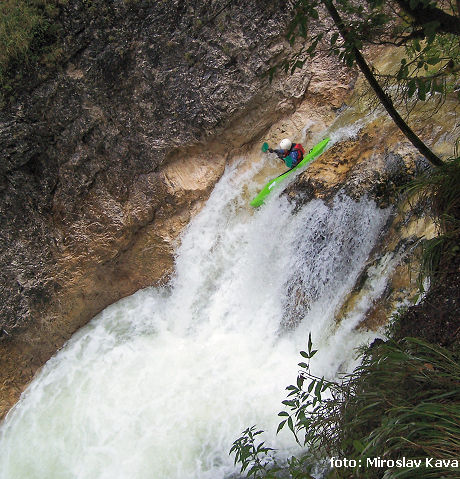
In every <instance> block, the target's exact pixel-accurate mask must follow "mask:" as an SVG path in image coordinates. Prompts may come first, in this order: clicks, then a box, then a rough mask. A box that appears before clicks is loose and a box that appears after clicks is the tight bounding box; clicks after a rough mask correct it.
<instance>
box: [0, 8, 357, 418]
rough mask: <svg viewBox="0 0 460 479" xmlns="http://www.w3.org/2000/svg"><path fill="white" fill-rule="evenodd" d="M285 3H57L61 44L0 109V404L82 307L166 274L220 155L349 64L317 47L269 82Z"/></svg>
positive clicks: (2, 406)
mask: <svg viewBox="0 0 460 479" xmlns="http://www.w3.org/2000/svg"><path fill="white" fill-rule="evenodd" d="M288 13H289V2H286V1H281V0H278V1H274V2H269V1H264V0H253V1H249V2H242V1H236V2H227V1H224V0H216V1H212V0H207V1H201V2H198V1H196V2H195V1H192V2H184V1H182V0H169V1H158V2H152V1H148V0H143V1H134V0H131V1H128V0H125V1H123V0H117V1H113V2H107V1H102V0H92V1H85V2H82V1H79V0H78V1H77V0H69V1H68V2H66V3H64V4H63V6H62V8H61V11H60V14H59V17H58V19H57V20H58V21H59V22H60V25H61V26H62V45H61V47H60V48H61V50H62V55H61V56H60V58H61V59H60V61H59V64H58V65H57V66H56V68H55V69H54V70H53V71H51V72H39V73H37V74H36V75H35V76H30V77H29V78H28V82H27V83H23V84H20V85H17V92H16V96H15V98H14V99H12V101H11V103H10V104H8V105H7V106H5V107H4V108H3V110H2V111H1V112H0V148H1V151H2V161H1V164H0V172H1V175H0V178H1V179H0V211H1V220H0V221H1V227H0V231H1V235H2V241H1V250H0V260H1V269H0V271H1V272H0V275H1V284H2V294H1V304H0V307H1V316H0V317H1V323H0V331H1V335H0V358H1V359H0V361H1V367H0V397H1V400H0V417H1V416H2V415H3V414H4V413H5V412H6V411H7V410H8V408H9V407H10V406H11V404H13V403H14V401H15V400H16V399H17V397H18V395H19V393H20V392H21V390H22V389H23V387H24V386H25V385H26V384H27V382H28V381H29V380H30V379H31V378H32V376H33V374H34V373H35V371H36V370H37V368H39V367H40V366H41V365H42V364H44V362H45V361H46V360H47V359H48V358H49V357H50V356H51V355H52V354H53V353H54V352H55V351H56V350H57V349H59V348H60V347H61V346H62V344H63V343H64V342H65V341H66V340H67V339H68V338H69V337H70V336H71V335H72V333H73V332H74V331H75V330H77V329H78V328H79V327H80V326H82V325H83V324H85V323H86V322H87V321H88V320H89V319H91V318H92V317H93V316H94V315H95V314H96V313H97V312H99V311H100V310H102V309H103V308H104V307H105V306H107V305H108V304H110V303H112V302H114V301H116V300H118V299H119V298H121V297H123V296H126V295H129V294H131V293H133V292H134V291H136V290H137V289H139V288H142V287H145V286H148V285H152V284H158V283H159V282H161V281H163V280H165V279H166V278H167V276H168V274H170V272H171V270H172V267H173V250H174V242H175V241H176V239H177V238H178V235H179V233H180V231H181V229H182V228H183V227H184V225H186V224H187V222H188V221H189V219H190V217H191V215H192V214H193V212H194V211H196V210H197V209H198V208H199V206H200V204H201V202H202V201H203V200H204V199H205V198H206V197H207V195H208V194H209V192H210V190H211V188H212V186H213V185H214V184H215V182H216V181H217V179H218V178H219V177H220V175H221V174H222V171H223V168H224V166H225V162H226V159H227V157H228V156H229V155H230V154H231V153H232V152H234V151H237V150H238V149H241V148H244V147H245V145H247V144H250V143H251V142H252V141H254V140H257V139H259V138H260V137H261V135H262V134H263V133H264V132H265V131H266V130H267V129H268V128H269V126H270V125H272V124H273V123H274V122H275V121H276V120H277V119H280V118H282V117H284V116H286V115H289V114H292V113H293V112H294V111H295V110H296V108H297V107H298V106H299V105H300V103H301V102H302V101H303V100H305V99H306V98H308V101H309V105H310V106H312V105H314V104H316V105H318V104H323V105H324V103H325V99H326V98H327V102H326V103H327V105H326V106H323V109H324V111H325V112H326V113H327V114H326V113H325V116H327V115H330V114H331V112H332V111H333V110H334V109H336V108H338V107H340V106H341V104H342V102H343V99H344V98H345V96H346V95H347V93H348V92H349V90H350V88H351V87H352V85H353V83H354V78H355V76H354V75H353V74H350V73H347V72H345V71H344V70H343V69H342V68H341V67H339V66H338V65H337V64H335V63H334V62H333V61H332V60H330V59H323V60H321V61H316V62H311V64H310V65H307V67H306V69H305V70H304V71H302V72H297V73H296V74H295V75H293V76H288V77H282V78H278V79H276V80H275V81H274V82H273V83H269V82H268V80H267V78H265V77H263V73H264V72H266V71H267V70H268V68H269V64H270V62H274V61H276V60H277V59H278V58H279V56H280V55H281V54H282V53H283V52H284V51H285V49H286V48H287V45H286V42H285V41H284V38H283V32H284V31H285V28H286V24H287V19H288Z"/></svg>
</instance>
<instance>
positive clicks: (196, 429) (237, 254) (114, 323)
mask: <svg viewBox="0 0 460 479" xmlns="http://www.w3.org/2000/svg"><path fill="white" fill-rule="evenodd" d="M243 163H244V158H243V159H242V161H241V162H240V163H235V164H233V165H232V166H229V167H228V168H227V169H226V171H225V174H224V175H223V177H222V179H221V180H220V181H219V183H218V184H217V185H216V187H215V188H214V191H213V192H212V194H211V196H210V198H209V200H208V202H207V204H206V205H205V207H204V208H203V209H202V210H201V212H200V213H199V214H198V215H197V216H196V217H195V218H194V219H193V220H192V221H191V223H190V225H189V226H188V227H187V229H186V231H185V232H184V234H183V235H182V238H181V244H180V246H178V249H177V257H176V272H175V276H174V278H173V279H172V280H171V281H170V283H169V284H167V285H166V286H164V287H161V288H148V289H145V290H142V291H139V292H137V293H136V294H134V295H132V296H131V297H128V298H125V299H123V300H121V301H119V302H117V303H116V304H113V305H112V306H110V307H108V308H107V309H105V310H104V311H103V312H102V313H100V314H99V315H98V316H97V317H95V318H94V319H93V320H92V321H91V322H90V323H89V324H88V325H87V326H86V327H84V328H82V329H81V330H80V331H78V332H77V333H76V334H75V335H74V336H73V337H72V339H71V340H70V341H69V342H68V343H67V344H66V346H65V347H64V348H63V349H62V350H61V351H59V352H58V353H57V354H56V355H55V356H54V357H53V358H52V359H51V360H50V361H48V363H47V364H46V365H45V366H44V367H43V369H42V370H41V372H40V373H39V374H38V375H37V377H36V378H35V379H34V381H33V382H32V383H31V384H30V386H29V387H28V388H27V390H26V391H25V392H24V393H23V395H22V397H21V399H20V401H19V403H18V404H17V405H16V406H15V407H14V408H13V410H12V411H10V413H9V414H8V416H7V418H6V420H5V421H4V423H3V424H2V426H1V429H0V478H1V479H44V478H46V479H55V478H56V479H57V478H59V479H64V478H65V479H67V478H69V479H70V478H72V479H74V478H78V479H105V478H107V479H109V478H110V479H118V478H120V479H122V478H123V479H127V478H129V479H141V478H149V479H151V478H159V479H162V478H167V479H175V478H177V479H179V478H180V479H188V478H200V479H219V478H225V477H228V476H229V475H231V474H232V473H233V472H234V471H235V467H234V466H233V457H230V456H229V455H228V451H229V449H230V446H231V444H232V442H233V441H234V440H235V439H236V438H237V437H238V436H239V435H240V433H241V431H242V430H243V429H245V428H246V427H248V426H251V425H253V424H257V425H258V426H259V427H260V428H262V429H264V430H265V431H266V438H265V439H266V441H267V443H268V444H269V445H270V446H272V447H275V448H277V449H278V450H279V454H280V455H281V456H283V455H288V454H289V453H292V452H293V451H295V450H296V445H295V441H294V439H293V437H292V436H291V434H290V433H289V432H288V431H284V430H283V431H281V433H280V434H278V435H276V434H275V431H276V427H277V425H278V422H279V418H278V417H277V413H278V411H280V410H281V408H282V405H281V401H282V400H283V399H284V398H285V390H284V388H285V386H286V385H288V384H293V383H294V382H295V379H296V375H297V362H298V361H299V359H300V356H299V351H300V350H302V349H305V347H306V343H307V339H308V334H309V333H310V332H311V334H312V338H313V342H314V347H315V349H319V353H318V354H317V355H316V356H315V357H314V358H313V359H314V360H313V363H312V370H313V371H314V372H315V374H318V375H323V374H324V375H326V376H327V377H328V378H333V377H335V376H336V374H337V373H338V372H340V371H345V370H349V368H350V367H352V366H353V364H354V348H356V347H357V346H358V345H359V344H361V343H362V342H363V341H366V340H369V339H370V338H371V334H370V333H365V332H360V331H357V330H355V326H356V325H357V324H358V322H359V321H360V319H362V317H363V314H364V312H365V311H366V308H367V307H369V305H370V303H371V302H372V294H373V292H372V291H370V292H369V295H368V297H367V298H364V299H363V300H362V301H361V303H360V304H359V305H357V307H356V310H355V311H354V312H353V313H352V314H349V316H348V317H347V318H345V319H344V320H342V321H341V322H340V324H337V323H336V322H335V319H334V313H335V312H336V311H337V309H338V308H339V307H340V306H341V304H342V302H343V300H344V297H345V296H346V295H347V293H348V292H349V291H350V290H351V288H352V287H353V285H354V284H355V281H356V279H357V278H358V277H359V274H360V272H361V271H362V270H363V267H364V265H365V263H366V260H367V259H368V256H369V254H370V252H371V250H372V248H373V247H374V245H375V244H376V242H377V240H378V237H379V234H380V232H381V231H382V228H383V226H384V224H385V222H386V220H387V218H388V215H389V214H390V211H389V210H382V209H379V208H377V206H376V205H375V204H374V202H373V201H371V200H369V199H365V198H364V199H362V200H361V201H359V202H356V201H353V200H351V199H350V198H348V197H347V196H345V195H344V194H338V195H337V196H336V198H335V200H334V201H333V202H332V203H331V204H325V203H324V202H322V201H321V200H313V201H311V202H309V203H307V204H306V205H304V206H303V207H302V208H300V209H299V210H296V211H294V209H293V206H292V205H291V204H290V203H289V202H288V201H287V200H286V198H285V197H283V196H281V195H279V191H277V192H274V194H273V195H272V197H270V198H269V199H268V201H267V202H266V204H265V205H264V206H263V207H262V208H260V209H258V210H252V209H251V208H250V207H249V206H248V199H247V197H245V196H244V195H242V191H243V190H244V188H245V187H246V188H247V189H249V194H250V195H252V194H254V193H255V192H256V191H257V189H258V188H260V184H257V183H256V182H255V180H254V176H255V175H256V174H257V172H258V170H259V169H260V168H262V167H263V166H264V162H263V161H261V162H260V163H258V164H255V165H254V166H252V167H251V168H250V169H249V171H247V169H246V170H245V169H244V168H241V165H242V164H243ZM243 170H245V171H243ZM375 276H376V278H375V284H376V289H378V288H379V286H378V284H380V283H382V284H383V283H384V282H385V278H384V277H382V275H381V274H379V272H376V273H375ZM366 302H367V303H366Z"/></svg>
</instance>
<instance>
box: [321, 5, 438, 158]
mask: <svg viewBox="0 0 460 479" xmlns="http://www.w3.org/2000/svg"><path fill="white" fill-rule="evenodd" d="M321 1H322V3H323V5H324V6H325V7H326V9H327V11H328V12H329V15H330V16H331V18H332V20H333V21H334V24H335V26H336V27H337V29H338V31H339V33H340V35H341V36H342V38H343V40H344V41H345V43H347V44H348V45H350V46H351V47H350V49H351V54H352V55H353V57H354V59H355V61H356V64H357V65H358V67H359V69H360V70H361V72H362V73H363V75H364V77H365V78H366V80H367V81H368V82H369V85H370V86H371V87H372V89H373V90H374V92H375V94H376V95H377V97H378V99H379V100H380V102H381V103H382V105H383V106H384V108H385V110H386V111H387V112H388V114H389V115H390V116H391V118H392V119H393V121H394V122H395V123H396V125H397V126H398V128H399V129H400V130H401V131H402V132H403V133H404V135H405V136H406V138H407V139H408V140H409V141H410V142H411V143H412V144H413V145H414V147H415V148H417V150H418V151H419V152H420V153H421V154H422V155H423V156H424V157H425V158H426V159H427V160H428V161H430V163H432V164H433V165H435V166H442V165H443V164H444V162H443V161H442V160H441V159H440V158H439V157H438V156H437V155H435V154H434V153H433V151H431V149H430V148H428V146H426V145H425V143H424V142H423V141H422V140H421V139H420V138H419V137H418V136H417V135H416V134H415V133H414V131H413V130H412V129H411V128H410V127H409V125H408V124H407V123H406V122H405V121H404V119H403V118H402V117H401V115H400V114H399V113H398V111H397V110H396V108H395V106H394V105H393V101H392V100H391V98H390V97H389V96H388V95H387V94H386V93H385V91H384V90H383V89H382V87H381V86H380V84H379V83H378V81H377V79H376V78H375V76H374V74H373V73H372V71H371V69H370V68H369V65H368V64H367V62H366V60H365V59H364V57H363V55H362V54H361V52H360V51H359V50H358V48H357V47H356V46H354V41H353V38H352V34H351V32H350V31H349V30H348V29H347V27H346V26H345V24H344V23H343V20H342V18H341V17H340V14H339V12H338V11H337V9H336V8H335V6H334V4H333V3H332V0H321Z"/></svg>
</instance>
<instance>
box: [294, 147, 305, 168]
mask: <svg viewBox="0 0 460 479" xmlns="http://www.w3.org/2000/svg"><path fill="white" fill-rule="evenodd" d="M291 151H297V152H298V153H299V157H298V158H297V161H296V163H295V165H292V167H294V166H297V165H298V164H299V163H300V162H301V161H302V160H303V155H305V149H304V147H303V146H302V145H301V144H300V143H296V144H295V145H294V146H292V147H291Z"/></svg>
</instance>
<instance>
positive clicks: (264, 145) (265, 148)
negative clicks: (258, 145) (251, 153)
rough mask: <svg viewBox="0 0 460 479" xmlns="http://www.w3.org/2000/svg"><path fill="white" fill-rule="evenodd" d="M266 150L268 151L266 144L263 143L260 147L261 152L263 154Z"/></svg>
mask: <svg viewBox="0 0 460 479" xmlns="http://www.w3.org/2000/svg"><path fill="white" fill-rule="evenodd" d="M267 150H268V143H267V142H265V143H264V144H263V145H262V151H263V153H265V152H266V151H267Z"/></svg>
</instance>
